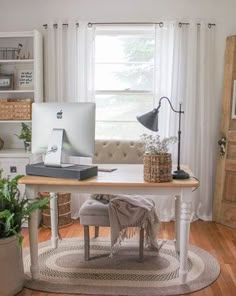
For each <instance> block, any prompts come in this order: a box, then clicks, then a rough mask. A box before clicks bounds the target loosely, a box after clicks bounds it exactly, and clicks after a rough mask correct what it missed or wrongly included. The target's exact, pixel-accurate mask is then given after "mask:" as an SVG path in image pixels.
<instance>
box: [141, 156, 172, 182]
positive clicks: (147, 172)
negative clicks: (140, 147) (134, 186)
mask: <svg viewBox="0 0 236 296" xmlns="http://www.w3.org/2000/svg"><path fill="white" fill-rule="evenodd" d="M143 165H144V181H146V182H153V183H158V182H170V181H172V174H171V172H172V160H171V154H170V153H160V154H144V157H143Z"/></svg>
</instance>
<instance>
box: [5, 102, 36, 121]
mask: <svg viewBox="0 0 236 296" xmlns="http://www.w3.org/2000/svg"><path fill="white" fill-rule="evenodd" d="M31 110H32V99H1V100H0V120H30V119H31Z"/></svg>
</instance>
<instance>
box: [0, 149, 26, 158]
mask: <svg viewBox="0 0 236 296" xmlns="http://www.w3.org/2000/svg"><path fill="white" fill-rule="evenodd" d="M31 155H32V153H31V152H26V151H25V149H21V148H18V149H2V150H0V158H1V157H30V156H31Z"/></svg>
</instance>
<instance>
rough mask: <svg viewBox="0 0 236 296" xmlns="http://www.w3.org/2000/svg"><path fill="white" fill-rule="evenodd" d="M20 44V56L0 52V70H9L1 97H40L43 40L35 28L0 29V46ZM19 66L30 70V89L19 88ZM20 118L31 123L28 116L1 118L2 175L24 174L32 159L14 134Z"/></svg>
mask: <svg viewBox="0 0 236 296" xmlns="http://www.w3.org/2000/svg"><path fill="white" fill-rule="evenodd" d="M18 44H22V48H21V52H20V53H21V58H22V55H23V54H24V55H25V57H27V58H24V57H23V58H22V59H14V58H12V57H11V59H3V57H2V56H1V55H0V74H3V75H5V74H13V75H14V83H13V85H14V86H13V89H10V90H5V89H4V90H3V89H2V90H1V89H0V101H1V100H2V99H8V100H11V99H24V98H27V99H29V98H30V99H32V101H33V102H42V101H43V40H42V34H41V33H40V32H39V31H37V30H33V31H29V32H0V47H11V48H12V47H14V48H16V47H17V46H18ZM22 70H27V71H28V70H29V71H31V72H33V84H32V89H31V88H29V89H22V88H21V87H20V86H19V83H18V78H19V76H18V74H19V72H20V71H22ZM21 122H27V123H29V124H30V123H31V120H1V119H0V137H1V138H2V139H3V140H4V147H3V149H2V150H0V168H3V169H4V174H5V175H11V176H14V175H15V174H24V173H25V165H26V164H28V163H30V162H32V155H31V154H30V153H28V152H25V151H24V148H23V147H24V145H23V142H22V141H20V140H19V139H18V138H17V137H16V136H15V134H18V133H19V131H20V128H21Z"/></svg>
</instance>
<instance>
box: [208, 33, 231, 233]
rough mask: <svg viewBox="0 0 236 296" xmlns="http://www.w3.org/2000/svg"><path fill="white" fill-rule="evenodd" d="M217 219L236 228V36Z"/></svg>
mask: <svg viewBox="0 0 236 296" xmlns="http://www.w3.org/2000/svg"><path fill="white" fill-rule="evenodd" d="M224 71H225V72H224V88H223V98H222V118H221V137H220V139H219V142H218V144H219V152H218V158H217V173H216V186H215V196H214V211H213V220H214V221H216V222H219V223H222V224H225V225H228V226H231V227H234V228H236V107H235V105H236V103H235V101H236V99H235V98H236V36H230V37H228V38H227V40H226V50H225V70H224Z"/></svg>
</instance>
